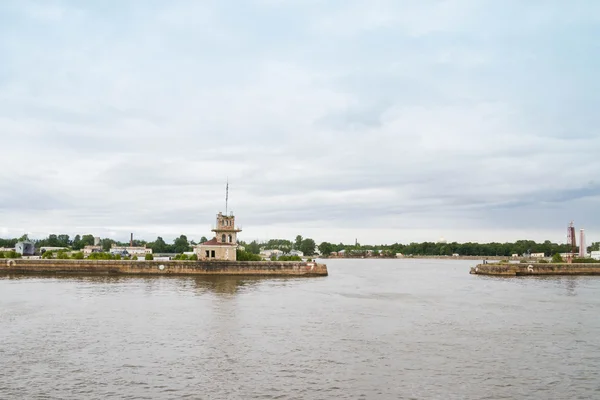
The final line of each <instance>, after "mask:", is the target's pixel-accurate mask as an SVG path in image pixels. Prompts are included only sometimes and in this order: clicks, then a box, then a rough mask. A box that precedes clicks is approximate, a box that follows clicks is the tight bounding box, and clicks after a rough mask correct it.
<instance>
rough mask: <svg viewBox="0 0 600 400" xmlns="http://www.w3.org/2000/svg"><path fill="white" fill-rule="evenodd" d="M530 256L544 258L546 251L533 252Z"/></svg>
mask: <svg viewBox="0 0 600 400" xmlns="http://www.w3.org/2000/svg"><path fill="white" fill-rule="evenodd" d="M529 257H531V258H544V257H545V254H544V253H531V254H530V255H529Z"/></svg>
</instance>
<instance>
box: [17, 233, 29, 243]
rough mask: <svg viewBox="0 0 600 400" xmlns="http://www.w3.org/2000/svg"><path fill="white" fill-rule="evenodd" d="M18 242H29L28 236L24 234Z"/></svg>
mask: <svg viewBox="0 0 600 400" xmlns="http://www.w3.org/2000/svg"><path fill="white" fill-rule="evenodd" d="M19 242H29V235H28V234H24V235H23V236H21V237H20V238H19Z"/></svg>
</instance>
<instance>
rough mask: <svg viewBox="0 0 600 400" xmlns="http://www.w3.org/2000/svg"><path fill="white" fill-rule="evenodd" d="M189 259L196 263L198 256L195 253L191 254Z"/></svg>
mask: <svg viewBox="0 0 600 400" xmlns="http://www.w3.org/2000/svg"><path fill="white" fill-rule="evenodd" d="M189 259H190V260H192V261H198V254H196V253H194V254H192V255H191V256H190V258H189Z"/></svg>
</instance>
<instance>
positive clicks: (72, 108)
mask: <svg viewBox="0 0 600 400" xmlns="http://www.w3.org/2000/svg"><path fill="white" fill-rule="evenodd" d="M598 38H600V2H598V1H594V0H591V1H577V0H573V1H564V0H556V1H552V0H543V1H542V0H540V1H535V0H530V1H522V0H503V1H484V0H447V1H441V0H439V1H438V0H419V1H398V0H389V1H386V0H368V1H367V0H365V1H352V0H339V1H337V0H333V1H316V0H289V1H285V0H247V1H246V0H245V1H241V0H240V1H224V0H219V1H177V0H176V1H141V0H140V1H126V0H118V1H108V0H102V1H85V2H84V1H52V0H46V1H26V0H19V1H16V0H15V1H9V0H7V1H2V2H0V139H1V140H0V148H1V152H0V179H1V180H0V237H14V236H20V235H21V234H23V233H29V234H30V237H35V238H38V237H45V236H47V235H48V234H49V233H69V234H71V235H74V234H76V233H82V234H85V233H91V234H94V235H97V236H102V237H106V236H110V237H113V238H115V239H121V240H126V239H128V237H129V233H130V232H133V233H134V234H135V236H136V237H139V238H143V239H147V240H153V239H155V238H156V236H159V235H160V236H162V237H163V238H165V240H172V239H173V238H174V237H175V236H178V235H179V234H181V233H184V234H186V235H187V236H188V237H189V238H191V239H196V240H198V239H199V238H200V237H201V236H203V235H204V236H209V234H210V228H211V224H213V223H214V219H215V214H216V213H217V212H218V211H224V208H225V204H224V203H225V182H226V180H227V178H229V184H230V202H229V204H230V210H233V211H234V212H235V215H236V221H237V223H238V224H239V225H241V226H242V228H243V232H242V233H241V235H240V238H241V239H245V240H252V239H267V238H276V237H278V238H293V237H295V235H296V234H302V235H304V236H309V237H313V238H314V239H315V240H317V242H320V241H324V240H327V241H333V242H340V241H344V242H353V241H354V239H355V238H357V239H358V240H359V242H361V243H364V244H367V243H372V244H375V243H393V242H411V241H424V240H430V241H435V240H437V239H439V238H440V237H444V238H446V239H447V240H448V241H455V240H456V241H469V240H470V241H479V242H485V241H491V240H498V241H505V240H507V241H513V240H517V239H535V240H543V239H551V240H553V241H559V242H564V241H566V227H567V224H568V223H569V222H570V221H571V220H574V221H575V224H576V228H577V229H579V228H585V229H586V232H587V234H588V240H589V241H592V240H600V213H599V212H598V209H599V206H600V176H599V174H600V133H599V129H600V79H599V78H598V73H599V71H600V41H599V40H598Z"/></svg>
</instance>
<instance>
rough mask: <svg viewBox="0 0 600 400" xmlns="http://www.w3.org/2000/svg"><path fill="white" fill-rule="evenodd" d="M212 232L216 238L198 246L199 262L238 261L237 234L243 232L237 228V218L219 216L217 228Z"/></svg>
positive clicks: (221, 214)
mask: <svg viewBox="0 0 600 400" xmlns="http://www.w3.org/2000/svg"><path fill="white" fill-rule="evenodd" d="M212 231H213V232H214V233H215V237H213V238H212V239H210V240H209V241H206V242H204V243H200V244H199V245H198V246H196V249H195V251H196V255H197V256H198V260H228V261H236V259H237V258H236V250H237V247H238V244H237V234H238V232H241V231H242V230H241V229H239V228H238V227H236V226H235V216H234V215H233V214H230V215H223V213H219V214H217V226H216V227H215V228H214V229H212Z"/></svg>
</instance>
